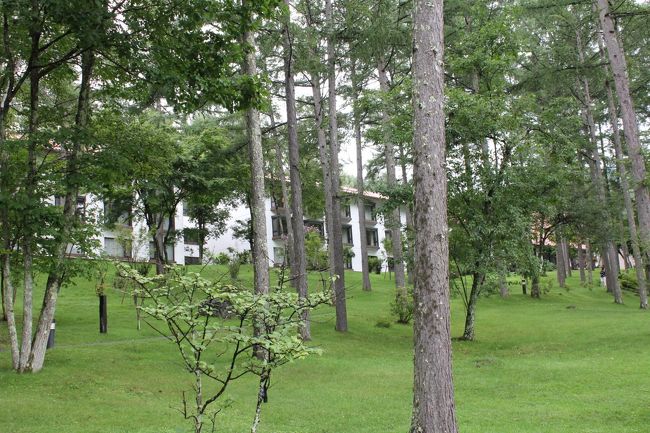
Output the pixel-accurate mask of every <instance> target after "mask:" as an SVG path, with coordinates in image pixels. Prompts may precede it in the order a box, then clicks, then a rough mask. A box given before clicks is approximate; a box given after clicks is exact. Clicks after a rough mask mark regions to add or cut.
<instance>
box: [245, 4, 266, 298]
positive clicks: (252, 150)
mask: <svg viewBox="0 0 650 433" xmlns="http://www.w3.org/2000/svg"><path fill="white" fill-rule="evenodd" d="M249 3H250V0H243V1H242V5H243V6H245V7H247V6H248V4H249ZM244 43H245V44H246V45H248V51H247V53H246V57H245V59H244V73H245V74H246V75H247V76H249V77H255V76H257V64H256V61H255V52H256V51H257V47H256V45H255V37H254V35H253V32H252V31H250V30H248V31H246V32H244ZM246 134H247V137H248V158H249V162H250V166H251V181H252V182H251V199H250V202H251V203H250V209H251V219H252V221H251V223H252V226H253V245H251V248H252V254H253V280H254V281H253V286H254V289H255V293H261V294H265V293H268V291H269V255H268V250H267V244H266V217H265V209H264V208H265V201H264V157H263V154H262V132H261V129H260V114H259V111H258V110H257V108H255V107H251V108H249V109H248V110H246Z"/></svg>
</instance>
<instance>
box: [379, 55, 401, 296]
mask: <svg viewBox="0 0 650 433" xmlns="http://www.w3.org/2000/svg"><path fill="white" fill-rule="evenodd" d="M386 66H387V65H386V62H385V60H384V59H383V57H379V59H377V75H378V77H379V89H380V90H381V93H382V94H383V95H384V98H388V93H389V91H390V89H389V86H388V76H387V74H386ZM381 123H382V127H383V129H384V131H383V135H384V157H385V158H386V183H387V184H388V187H389V188H393V187H395V186H396V185H397V179H396V176H395V148H394V146H393V142H392V138H391V134H390V114H389V113H388V108H387V104H386V101H384V104H383V109H382V115H381ZM387 223H388V224H387V225H388V227H389V228H390V231H391V240H392V242H391V243H392V251H391V253H392V254H393V268H394V271H395V287H397V288H400V287H404V286H405V284H406V281H405V274H404V257H403V252H402V229H401V225H402V224H401V220H400V210H399V207H397V208H395V209H393V210H392V211H391V212H390V215H388V218H387ZM387 252H388V251H387Z"/></svg>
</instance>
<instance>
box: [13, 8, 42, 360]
mask: <svg viewBox="0 0 650 433" xmlns="http://www.w3.org/2000/svg"><path fill="white" fill-rule="evenodd" d="M31 4H32V15H33V17H34V21H33V22H32V35H31V39H32V44H31V55H30V58H29V65H31V71H30V73H29V121H28V122H29V125H28V132H29V137H28V149H27V177H26V179H25V192H26V201H27V208H26V209H24V210H23V229H24V234H23V240H22V250H23V251H22V252H23V332H22V337H21V339H22V344H21V347H20V359H19V361H18V371H21V372H22V371H26V370H27V363H28V361H29V356H30V354H31V351H32V326H33V302H32V300H33V296H34V274H33V270H32V262H33V253H32V245H33V244H34V236H33V234H32V233H33V230H34V221H33V220H32V215H34V213H35V208H36V207H37V206H39V204H37V203H36V202H37V200H38V199H37V198H36V195H35V191H36V189H37V185H36V183H37V179H36V175H37V173H36V146H37V138H36V131H37V130H38V122H39V118H38V115H39V112H38V108H39V93H40V90H39V86H40V81H41V77H40V74H39V70H38V69H37V68H36V67H35V65H37V64H38V62H39V59H40V47H39V46H40V40H41V29H40V25H39V21H40V13H39V12H38V10H39V4H38V2H37V1H35V0H32V2H31Z"/></svg>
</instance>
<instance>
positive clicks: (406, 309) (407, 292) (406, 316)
mask: <svg viewBox="0 0 650 433" xmlns="http://www.w3.org/2000/svg"><path fill="white" fill-rule="evenodd" d="M414 308H415V306H414V303H413V289H410V288H409V289H407V288H406V287H398V288H397V290H396V291H395V300H394V301H393V302H392V303H391V305H390V311H391V313H393V316H395V318H396V320H397V323H403V324H408V323H409V322H410V321H411V319H412V318H413V309H414Z"/></svg>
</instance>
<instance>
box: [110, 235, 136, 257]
mask: <svg viewBox="0 0 650 433" xmlns="http://www.w3.org/2000/svg"><path fill="white" fill-rule="evenodd" d="M104 252H105V253H106V254H107V255H108V256H110V257H131V251H130V248H128V247H127V249H125V248H124V245H122V244H121V243H120V242H118V241H117V240H116V239H115V238H108V237H106V238H104Z"/></svg>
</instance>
